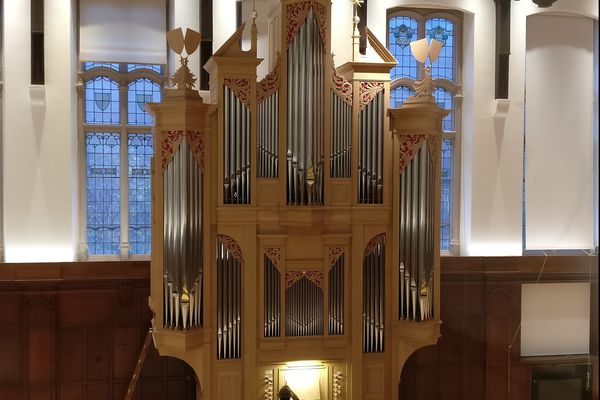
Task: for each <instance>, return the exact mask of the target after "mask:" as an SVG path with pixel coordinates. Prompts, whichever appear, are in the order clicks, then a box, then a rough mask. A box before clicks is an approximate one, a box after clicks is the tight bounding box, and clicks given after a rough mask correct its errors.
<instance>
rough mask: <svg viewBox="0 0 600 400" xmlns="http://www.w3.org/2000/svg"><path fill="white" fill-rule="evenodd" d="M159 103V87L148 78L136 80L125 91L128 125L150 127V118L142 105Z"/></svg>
mask: <svg viewBox="0 0 600 400" xmlns="http://www.w3.org/2000/svg"><path fill="white" fill-rule="evenodd" d="M159 102H160V86H159V85H158V84H157V83H155V82H153V81H151V80H150V79H148V78H141V79H137V80H135V81H133V82H131V83H130V84H129V90H128V91H127V122H128V124H130V125H152V122H153V121H152V117H151V116H150V114H148V113H147V112H146V111H145V109H144V105H145V104H146V103H159Z"/></svg>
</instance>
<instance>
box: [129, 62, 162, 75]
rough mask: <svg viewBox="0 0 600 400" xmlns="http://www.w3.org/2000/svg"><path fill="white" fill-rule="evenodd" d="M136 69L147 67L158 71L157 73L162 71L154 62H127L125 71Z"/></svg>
mask: <svg viewBox="0 0 600 400" xmlns="http://www.w3.org/2000/svg"><path fill="white" fill-rule="evenodd" d="M136 69H149V70H151V71H154V72H158V73H159V74H160V73H161V72H162V67H161V66H160V65H154V64H127V72H131V71H133V70H136Z"/></svg>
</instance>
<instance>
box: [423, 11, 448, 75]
mask: <svg viewBox="0 0 600 400" xmlns="http://www.w3.org/2000/svg"><path fill="white" fill-rule="evenodd" d="M425 35H426V37H427V40H428V41H431V39H435V40H438V41H440V42H442V43H443V44H444V46H443V47H442V50H441V51H440V55H439V58H438V59H437V61H436V62H434V63H433V65H432V66H431V77H432V78H433V79H436V78H446V79H449V80H451V81H452V80H454V24H453V23H452V21H450V20H448V19H446V18H431V19H428V20H427V21H426V22H425Z"/></svg>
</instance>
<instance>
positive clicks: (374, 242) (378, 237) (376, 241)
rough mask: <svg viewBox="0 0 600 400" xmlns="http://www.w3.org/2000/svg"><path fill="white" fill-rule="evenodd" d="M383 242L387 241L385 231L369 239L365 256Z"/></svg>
mask: <svg viewBox="0 0 600 400" xmlns="http://www.w3.org/2000/svg"><path fill="white" fill-rule="evenodd" d="M382 243H385V233H380V234H378V235H375V236H374V237H373V238H372V239H371V240H369V243H367V246H366V247H365V253H364V255H363V257H367V256H368V255H370V254H371V253H372V252H373V251H375V248H376V247H377V245H379V244H382Z"/></svg>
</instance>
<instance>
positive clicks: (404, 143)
mask: <svg viewBox="0 0 600 400" xmlns="http://www.w3.org/2000/svg"><path fill="white" fill-rule="evenodd" d="M423 140H425V135H422V134H413V135H402V136H400V163H399V172H400V174H402V172H404V169H405V168H406V166H407V165H408V163H409V162H410V161H411V160H412V159H413V157H414V156H415V154H416V153H417V151H418V150H419V148H420V147H421V143H423Z"/></svg>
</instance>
